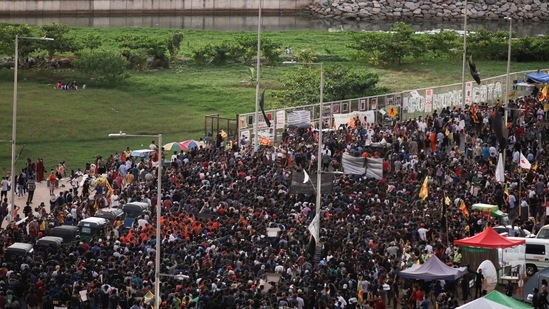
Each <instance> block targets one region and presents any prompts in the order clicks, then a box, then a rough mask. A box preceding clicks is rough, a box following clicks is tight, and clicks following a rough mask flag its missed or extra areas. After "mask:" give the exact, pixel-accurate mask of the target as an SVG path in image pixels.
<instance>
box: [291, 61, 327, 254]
mask: <svg viewBox="0 0 549 309" xmlns="http://www.w3.org/2000/svg"><path fill="white" fill-rule="evenodd" d="M283 63H284V64H293V65H318V66H320V102H319V109H320V114H319V120H318V152H317V164H316V208H315V220H318V221H317V222H316V226H318V228H317V229H316V230H315V233H316V235H313V237H315V240H318V241H317V244H316V245H317V246H318V245H319V242H320V241H319V240H320V203H321V198H320V193H321V189H322V127H323V124H324V120H323V119H322V112H323V105H324V62H313V63H305V62H294V61H284V62H283Z"/></svg>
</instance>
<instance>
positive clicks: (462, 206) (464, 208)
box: [459, 199, 469, 218]
mask: <svg viewBox="0 0 549 309" xmlns="http://www.w3.org/2000/svg"><path fill="white" fill-rule="evenodd" d="M459 209H461V212H462V213H463V215H464V216H465V218H469V209H467V205H465V202H464V201H463V200H462V199H460V200H459Z"/></svg>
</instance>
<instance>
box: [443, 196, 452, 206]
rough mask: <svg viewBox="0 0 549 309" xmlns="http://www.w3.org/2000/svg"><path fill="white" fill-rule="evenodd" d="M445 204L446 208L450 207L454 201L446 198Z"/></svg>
mask: <svg viewBox="0 0 549 309" xmlns="http://www.w3.org/2000/svg"><path fill="white" fill-rule="evenodd" d="M444 204H446V206H450V204H452V200H450V198H449V197H446V198H444Z"/></svg>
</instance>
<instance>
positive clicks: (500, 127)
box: [492, 108, 508, 149]
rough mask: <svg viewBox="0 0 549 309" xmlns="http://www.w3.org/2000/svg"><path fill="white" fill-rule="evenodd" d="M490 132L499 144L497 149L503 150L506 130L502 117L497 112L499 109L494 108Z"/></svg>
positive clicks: (505, 141)
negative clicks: (492, 132)
mask: <svg viewBox="0 0 549 309" xmlns="http://www.w3.org/2000/svg"><path fill="white" fill-rule="evenodd" d="M492 131H494V135H495V136H496V139H497V141H498V144H499V149H505V147H506V146H507V135H508V134H507V128H506V127H505V125H504V120H503V116H502V115H501V112H500V111H499V108H496V110H495V112H494V118H493V119H492Z"/></svg>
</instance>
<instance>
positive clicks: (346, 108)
mask: <svg viewBox="0 0 549 309" xmlns="http://www.w3.org/2000/svg"><path fill="white" fill-rule="evenodd" d="M544 71H547V69H544ZM532 72H533V71H522V72H513V73H511V74H510V75H509V81H510V85H509V93H510V96H509V98H518V97H521V96H524V95H529V94H530V91H531V89H529V88H528V87H522V86H517V84H518V85H520V83H523V82H524V81H525V80H526V77H525V74H527V73H532ZM506 79H507V75H500V76H495V77H490V78H486V79H484V80H482V83H481V84H480V85H477V84H476V82H474V81H468V82H466V83H465V100H463V99H462V97H463V87H462V83H456V84H451V85H444V86H436V87H427V88H421V89H415V90H405V91H400V92H394V93H388V94H383V95H377V96H370V97H361V98H355V99H349V100H342V101H332V102H323V111H322V120H323V122H324V127H325V128H326V126H328V127H329V128H333V125H334V115H336V116H337V115H338V114H349V113H354V112H368V111H372V112H373V113H371V112H370V114H373V118H369V119H373V121H374V122H376V123H381V124H387V125H392V124H393V122H394V121H400V120H407V119H413V118H418V117H423V118H425V116H426V115H429V114H432V113H433V112H435V111H440V110H442V109H444V108H446V107H452V108H453V107H458V108H464V107H465V105H471V104H472V103H474V104H488V105H494V104H495V103H496V102H497V101H498V100H499V101H501V102H505V100H506V99H505V97H506V95H505V91H506V86H505V83H506ZM293 111H308V112H309V115H310V120H311V123H312V125H313V126H315V127H318V126H317V123H318V121H319V119H320V103H316V104H310V105H303V106H293V107H288V108H282V109H275V110H266V111H265V114H266V115H267V117H268V118H269V119H270V121H271V127H270V128H269V127H268V126H267V124H266V122H265V119H264V117H263V115H262V114H261V112H260V113H259V122H258V134H259V135H260V136H262V137H264V138H268V139H270V140H271V141H272V142H274V143H275V144H276V143H277V142H278V141H280V138H281V135H282V133H283V132H284V129H286V127H287V126H288V117H287V115H288V113H290V112H293ZM237 119H238V123H237V125H238V130H237V131H238V136H239V138H240V139H241V138H243V137H244V136H245V137H247V138H248V140H249V141H253V138H254V123H255V113H245V114H239V115H237Z"/></svg>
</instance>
